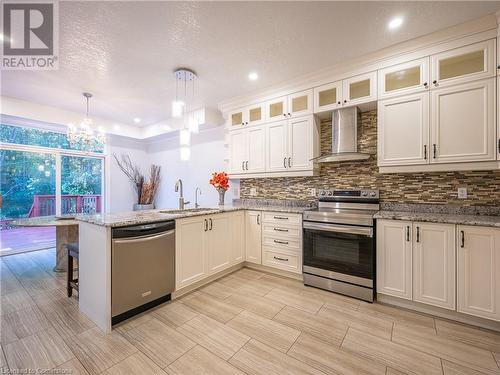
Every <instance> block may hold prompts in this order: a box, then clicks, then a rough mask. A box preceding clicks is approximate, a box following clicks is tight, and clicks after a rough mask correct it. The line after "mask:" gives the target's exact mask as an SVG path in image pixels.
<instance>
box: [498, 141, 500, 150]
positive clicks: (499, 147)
mask: <svg viewBox="0 0 500 375" xmlns="http://www.w3.org/2000/svg"><path fill="white" fill-rule="evenodd" d="M498 153H499V154H500V138H498Z"/></svg>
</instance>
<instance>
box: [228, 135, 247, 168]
mask: <svg viewBox="0 0 500 375" xmlns="http://www.w3.org/2000/svg"><path fill="white" fill-rule="evenodd" d="M247 134H248V133H247V131H246V130H236V131H232V132H229V148H230V151H229V155H230V159H229V169H230V171H231V173H245V167H246V165H245V162H246V161H247V160H248V158H247V156H248V143H247Z"/></svg>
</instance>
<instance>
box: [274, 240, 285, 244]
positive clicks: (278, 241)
mask: <svg viewBox="0 0 500 375" xmlns="http://www.w3.org/2000/svg"><path fill="white" fill-rule="evenodd" d="M274 242H275V243H280V244H282V245H288V241H280V240H274Z"/></svg>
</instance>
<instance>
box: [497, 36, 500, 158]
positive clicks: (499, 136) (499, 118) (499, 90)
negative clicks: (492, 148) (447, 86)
mask: <svg viewBox="0 0 500 375" xmlns="http://www.w3.org/2000/svg"><path fill="white" fill-rule="evenodd" d="M499 43H500V40H499ZM499 101H500V76H498V77H497V97H496V108H497V111H498V108H500V103H499ZM496 146H497V147H496V148H497V160H500V116H498V115H497V139H496Z"/></svg>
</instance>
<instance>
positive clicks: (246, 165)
mask: <svg viewBox="0 0 500 375" xmlns="http://www.w3.org/2000/svg"><path fill="white" fill-rule="evenodd" d="M245 167H246V169H247V171H248V160H247V162H246V164H245Z"/></svg>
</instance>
